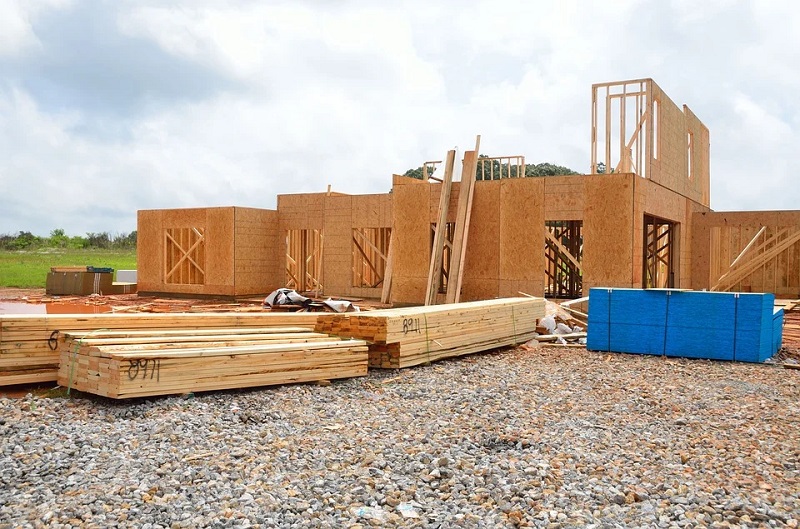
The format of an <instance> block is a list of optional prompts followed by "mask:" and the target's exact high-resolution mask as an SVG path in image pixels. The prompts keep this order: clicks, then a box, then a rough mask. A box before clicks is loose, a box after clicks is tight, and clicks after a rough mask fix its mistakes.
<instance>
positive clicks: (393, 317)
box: [316, 298, 545, 368]
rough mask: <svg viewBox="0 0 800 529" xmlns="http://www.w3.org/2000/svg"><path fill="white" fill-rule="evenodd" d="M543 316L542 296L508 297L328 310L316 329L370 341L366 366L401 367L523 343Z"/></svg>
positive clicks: (534, 330) (528, 338) (532, 335)
mask: <svg viewBox="0 0 800 529" xmlns="http://www.w3.org/2000/svg"><path fill="white" fill-rule="evenodd" d="M544 315H545V303H544V299H542V298H506V299H494V300H488V301H472V302H467V303H453V304H447V305H434V306H427V307H407V308H400V309H387V310H375V311H370V312H362V313H348V314H336V315H326V316H325V317H324V318H320V320H319V322H318V323H317V326H316V330H317V331H318V332H324V333H330V334H336V335H338V336H342V337H352V338H358V339H362V340H367V341H369V342H371V344H370V346H369V365H370V367H381V368H403V367H410V366H414V365H418V364H423V363H426V362H433V361H435V360H440V359H442V358H449V357H453V356H460V355H465V354H470V353H476V352H480V351H486V350H489V349H494V348H497V347H503V346H507V345H515V344H521V343H524V342H526V341H528V340H530V339H531V338H533V337H534V336H535V334H536V320H537V319H539V318H542V317H544Z"/></svg>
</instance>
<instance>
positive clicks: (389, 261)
mask: <svg viewBox="0 0 800 529" xmlns="http://www.w3.org/2000/svg"><path fill="white" fill-rule="evenodd" d="M387 253H388V255H387V256H386V269H385V270H384V271H383V289H382V290H381V303H390V302H391V299H392V272H393V271H394V233H392V234H391V235H390V236H389V251H388V252H387Z"/></svg>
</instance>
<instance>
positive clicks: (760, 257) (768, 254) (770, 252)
mask: <svg viewBox="0 0 800 529" xmlns="http://www.w3.org/2000/svg"><path fill="white" fill-rule="evenodd" d="M783 236H786V238H785V239H783V240H782V241H778V240H779V239H780V238H781V237H783ZM797 241H800V230H798V231H796V232H794V233H792V234H789V228H783V229H781V230H780V231H778V232H777V233H776V234H775V235H773V236H772V237H770V238H769V239H767V240H765V241H763V242H762V243H761V244H759V245H758V246H757V247H756V248H757V250H761V249H764V251H763V253H758V252H757V251H754V252H751V253H753V256H752V257H751V258H749V259H748V260H746V261H744V262H742V261H739V263H737V266H736V267H732V269H731V270H729V271H728V273H726V274H725V276H723V277H722V278H720V280H719V281H717V284H715V285H714V286H712V287H711V288H710V289H709V290H714V291H724V290H728V289H730V288H731V287H733V285H735V284H737V283H739V282H741V281H742V280H743V279H744V278H745V277H747V276H748V275H750V274H751V273H753V272H754V271H755V270H756V269H757V268H759V267H760V266H763V265H764V264H766V263H767V262H768V261H769V260H771V259H773V258H775V257H777V256H778V255H779V254H780V253H782V252H783V251H785V250H786V249H787V248H789V247H790V246H792V245H793V244H794V243H796V242H797ZM773 242H774V246H772V247H771V248H768V249H767V248H766V247H767V246H768V245H769V244H770V243H773Z"/></svg>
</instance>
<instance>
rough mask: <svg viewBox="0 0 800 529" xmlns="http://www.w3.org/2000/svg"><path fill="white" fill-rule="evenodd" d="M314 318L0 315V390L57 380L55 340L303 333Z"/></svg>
mask: <svg viewBox="0 0 800 529" xmlns="http://www.w3.org/2000/svg"><path fill="white" fill-rule="evenodd" d="M316 320H317V316H316V315H314V314H270V313H169V314H122V313H120V314H74V315H73V314H52V315H40V314H21V315H0V386H7V385H11V384H30V383H36V382H54V381H55V380H56V378H57V376H58V362H59V352H58V341H57V338H58V336H59V335H60V334H63V333H66V332H70V331H92V330H97V329H107V330H115V329H126V330H137V329H139V330H141V329H147V330H158V329H184V330H189V329H228V328H237V329H241V328H251V327H259V328H262V327H285V326H292V327H304V328H306V329H309V330H311V329H313V328H314V324H315V322H316Z"/></svg>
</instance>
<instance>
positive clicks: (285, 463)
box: [0, 349, 800, 528]
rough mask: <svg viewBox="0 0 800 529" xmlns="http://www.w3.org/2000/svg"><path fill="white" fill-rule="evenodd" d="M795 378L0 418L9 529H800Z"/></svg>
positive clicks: (545, 357) (496, 371)
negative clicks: (376, 528)
mask: <svg viewBox="0 0 800 529" xmlns="http://www.w3.org/2000/svg"><path fill="white" fill-rule="evenodd" d="M799 377H800V371H795V370H787V369H783V368H779V367H775V366H769V365H753V364H738V363H727V362H711V361H690V360H674V359H669V360H668V359H664V358H655V357H642V356H633V355H616V354H612V355H607V354H599V353H591V352H587V351H585V350H583V349H570V350H563V349H560V350H555V349H539V350H535V351H524V350H522V349H516V350H506V351H503V352H498V353H491V354H483V355H476V356H471V357H467V358H462V359H458V360H449V361H443V362H439V363H436V364H433V365H429V366H423V367H418V368H413V369H408V370H403V371H378V372H373V373H372V374H371V375H370V376H369V377H367V378H361V379H352V380H345V381H335V382H333V383H332V384H330V385H316V384H307V385H294V386H285V387H277V388H262V389H256V390H247V391H232V392H218V393H207V394H201V395H187V396H184V397H170V398H153V399H146V400H137V401H123V402H116V401H111V400H105V399H101V398H85V397H79V398H73V399H67V398H45V397H34V396H30V395H29V396H28V397H26V398H22V399H8V398H0V527H17V526H20V527H43V526H49V527H69V526H72V527H78V526H80V527H114V526H117V527H125V526H132V527H145V528H155V527H250V526H256V527H336V528H338V527H359V526H363V527H368V526H380V527H387V526H389V527H392V526H403V527H515V526H522V527H531V526H536V527H544V526H547V527H583V526H590V525H594V526H596V527H639V526H644V527H659V526H663V527H672V526H680V527H702V526H708V527H728V526H732V527H737V526H738V527H757V526H765V527H785V526H788V527H796V526H797V523H798V520H800V388H799V387H798V380H800V378H799Z"/></svg>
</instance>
